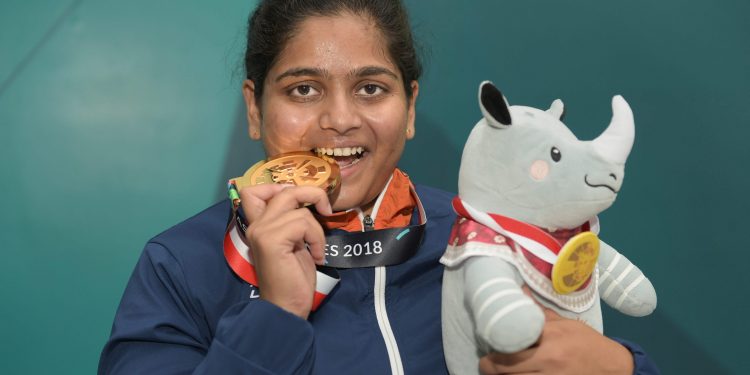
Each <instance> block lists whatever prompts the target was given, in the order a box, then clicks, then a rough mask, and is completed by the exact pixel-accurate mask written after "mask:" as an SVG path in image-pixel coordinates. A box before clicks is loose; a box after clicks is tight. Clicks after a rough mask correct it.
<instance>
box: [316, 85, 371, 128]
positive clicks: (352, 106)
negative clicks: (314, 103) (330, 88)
mask: <svg viewBox="0 0 750 375" xmlns="http://www.w3.org/2000/svg"><path fill="white" fill-rule="evenodd" d="M323 105H324V106H325V108H324V110H323V113H322V116H321V118H320V127H321V128H322V129H330V130H335V131H336V132H338V133H340V134H345V133H346V132H348V131H350V130H352V129H356V128H359V127H361V126H362V118H361V117H360V115H359V111H358V109H357V104H356V103H355V102H354V98H353V97H351V96H349V95H346V94H345V93H342V92H338V93H335V94H333V95H329V96H328V98H326V100H325V102H324V104H323Z"/></svg>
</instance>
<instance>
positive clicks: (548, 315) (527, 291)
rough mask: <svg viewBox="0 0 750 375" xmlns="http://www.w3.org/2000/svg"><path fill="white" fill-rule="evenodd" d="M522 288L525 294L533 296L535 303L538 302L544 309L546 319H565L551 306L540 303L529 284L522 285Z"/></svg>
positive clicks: (547, 320)
mask: <svg viewBox="0 0 750 375" xmlns="http://www.w3.org/2000/svg"><path fill="white" fill-rule="evenodd" d="M521 289H522V290H523V293H524V294H526V295H527V296H529V298H531V299H532V300H533V301H534V303H536V305H537V306H539V308H541V309H542V312H543V313H544V321H546V322H549V321H552V320H561V319H563V317H562V316H560V314H558V313H557V312H556V311H555V310H552V309H550V308H549V307H547V306H544V305H542V304H541V303H539V301H537V300H536V298H534V295H533V294H532V293H531V289H530V288H529V286H528V285H524V286H522V287H521Z"/></svg>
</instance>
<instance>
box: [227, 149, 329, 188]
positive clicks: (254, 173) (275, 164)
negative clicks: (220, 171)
mask: <svg viewBox="0 0 750 375" xmlns="http://www.w3.org/2000/svg"><path fill="white" fill-rule="evenodd" d="M231 181H233V182H234V184H235V185H236V187H237V191H239V190H240V189H242V188H243V187H245V186H254V185H261V184H286V185H294V186H317V187H319V188H321V189H323V190H325V191H326V193H328V195H329V196H333V195H334V194H336V193H337V192H338V188H339V183H340V181H341V175H340V174H339V166H338V164H336V162H335V161H334V160H332V159H330V158H327V157H325V156H323V157H321V156H316V155H315V154H313V153H312V152H306V151H299V152H289V153H286V154H281V155H278V156H276V157H274V158H270V159H266V160H261V161H259V162H258V163H255V165H253V166H252V167H250V169H248V170H247V172H245V174H244V175H243V176H242V177H237V178H234V179H232V180H231Z"/></svg>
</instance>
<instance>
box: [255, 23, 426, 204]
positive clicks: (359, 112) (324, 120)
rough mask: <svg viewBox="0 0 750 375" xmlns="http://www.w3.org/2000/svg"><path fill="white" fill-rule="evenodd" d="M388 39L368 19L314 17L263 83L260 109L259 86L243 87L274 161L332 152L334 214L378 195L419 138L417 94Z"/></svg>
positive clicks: (258, 132) (257, 128)
mask: <svg viewBox="0 0 750 375" xmlns="http://www.w3.org/2000/svg"><path fill="white" fill-rule="evenodd" d="M402 82H403V81H402V78H401V73H400V72H399V70H398V67H397V66H396V65H395V64H394V63H393V62H392V61H391V58H390V56H388V52H387V48H386V43H385V40H384V39H383V37H382V34H381V32H380V31H379V30H378V29H377V27H376V26H375V24H374V23H373V22H372V21H371V20H370V19H368V18H363V17H360V16H356V15H352V14H349V13H344V14H342V15H338V16H331V17H310V18H308V19H306V20H305V21H303V22H302V23H301V24H300V25H299V27H298V29H297V30H296V32H295V33H294V34H293V37H292V38H291V39H290V40H289V41H288V42H287V44H286V47H285V48H284V49H283V50H282V52H281V54H280V55H279V57H278V60H277V62H276V63H275V65H273V66H272V68H271V70H270V71H269V73H268V76H267V77H266V80H265V85H264V89H263V95H262V98H261V101H260V102H259V103H258V102H256V101H255V97H254V87H255V86H254V84H253V82H251V81H246V82H245V86H244V88H243V93H244V95H245V101H246V103H247V108H248V121H249V124H250V136H251V137H252V138H253V139H262V140H263V144H264V147H265V150H266V153H267V154H268V155H269V156H273V155H277V154H280V153H284V152H290V151H300V150H304V151H308V150H312V151H320V150H325V151H327V152H333V153H334V158H335V159H336V161H337V162H338V165H339V168H340V169H341V177H342V185H341V190H340V192H339V195H338V197H337V198H336V201H335V202H332V204H333V208H334V210H344V209H349V208H353V207H358V206H364V205H366V204H367V203H369V202H371V201H372V200H374V199H375V197H377V195H378V194H379V193H380V191H381V190H382V189H383V187H384V186H385V183H386V182H387V181H388V178H389V177H390V175H391V174H392V172H393V169H394V168H395V167H396V163H397V162H398V160H399V158H400V157H401V153H402V151H403V148H404V143H405V141H406V140H407V139H411V138H412V137H413V136H414V101H415V100H416V97H417V93H418V86H417V82H416V81H414V82H412V89H413V95H412V98H411V99H407V96H406V92H405V91H404V87H403V83H402Z"/></svg>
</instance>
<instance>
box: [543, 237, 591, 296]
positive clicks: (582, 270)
mask: <svg viewBox="0 0 750 375" xmlns="http://www.w3.org/2000/svg"><path fill="white" fill-rule="evenodd" d="M598 258H599V237H597V236H596V234H594V233H592V232H582V233H579V234H577V235H575V236H573V237H571V238H570V239H569V240H568V242H566V243H565V245H564V246H563V247H562V249H560V252H559V253H558V254H557V261H556V262H555V264H554V266H552V287H553V288H554V289H555V291H556V292H558V293H560V294H568V293H571V292H574V291H576V290H578V288H580V287H581V286H582V285H583V284H584V283H585V282H586V281H587V280H588V279H589V278H590V277H591V274H592V273H593V272H594V268H595V267H596V261H597V259H598Z"/></svg>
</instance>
